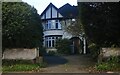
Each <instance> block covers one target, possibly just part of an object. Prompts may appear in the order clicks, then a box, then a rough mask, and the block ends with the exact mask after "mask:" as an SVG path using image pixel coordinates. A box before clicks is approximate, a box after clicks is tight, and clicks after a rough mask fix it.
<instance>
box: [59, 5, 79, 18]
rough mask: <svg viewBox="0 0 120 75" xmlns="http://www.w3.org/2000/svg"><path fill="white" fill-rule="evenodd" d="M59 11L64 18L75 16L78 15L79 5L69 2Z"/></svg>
mask: <svg viewBox="0 0 120 75" xmlns="http://www.w3.org/2000/svg"><path fill="white" fill-rule="evenodd" d="M59 12H60V13H61V15H62V16H63V17H64V18H74V17H76V16H77V15H78V9H77V6H71V5H70V4H69V3H67V4H65V5H63V6H62V7H60V8H59Z"/></svg>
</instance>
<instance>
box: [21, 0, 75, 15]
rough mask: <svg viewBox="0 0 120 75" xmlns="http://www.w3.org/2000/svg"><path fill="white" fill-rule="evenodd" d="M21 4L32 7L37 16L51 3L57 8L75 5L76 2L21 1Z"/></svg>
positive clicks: (64, 0) (51, 0)
mask: <svg viewBox="0 0 120 75" xmlns="http://www.w3.org/2000/svg"><path fill="white" fill-rule="evenodd" d="M22 1H23V2H27V3H28V4H30V5H31V6H34V7H35V8H36V9H37V11H38V14H41V13H42V12H43V11H44V9H45V8H46V7H47V6H48V5H49V4H50V2H51V3H53V4H54V5H55V6H56V7H57V8H59V7H61V6H63V5H64V4H66V3H69V4H71V5H75V6H76V5H77V0H22Z"/></svg>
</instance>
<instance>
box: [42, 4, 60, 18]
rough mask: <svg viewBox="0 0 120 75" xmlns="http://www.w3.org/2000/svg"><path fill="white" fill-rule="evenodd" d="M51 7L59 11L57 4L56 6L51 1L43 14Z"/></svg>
mask: <svg viewBox="0 0 120 75" xmlns="http://www.w3.org/2000/svg"><path fill="white" fill-rule="evenodd" d="M49 7H54V8H55V9H56V10H57V11H58V8H57V7H56V6H54V5H53V4H52V3H50V4H49V5H48V6H47V8H46V9H45V10H44V11H43V12H42V13H41V16H42V15H43V14H44V13H45V12H46V11H47V10H48V9H49Z"/></svg>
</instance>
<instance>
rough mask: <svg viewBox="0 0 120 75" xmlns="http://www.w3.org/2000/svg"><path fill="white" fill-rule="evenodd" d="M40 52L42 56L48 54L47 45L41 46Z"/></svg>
mask: <svg viewBox="0 0 120 75" xmlns="http://www.w3.org/2000/svg"><path fill="white" fill-rule="evenodd" d="M39 54H40V56H43V55H46V54H47V52H46V48H45V47H41V48H39Z"/></svg>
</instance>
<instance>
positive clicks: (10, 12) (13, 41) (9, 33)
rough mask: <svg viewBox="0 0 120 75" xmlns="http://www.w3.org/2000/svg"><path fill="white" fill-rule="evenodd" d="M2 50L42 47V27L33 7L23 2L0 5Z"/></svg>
mask: <svg viewBox="0 0 120 75" xmlns="http://www.w3.org/2000/svg"><path fill="white" fill-rule="evenodd" d="M2 24H3V28H2V36H3V39H2V40H3V48H33V47H39V46H42V36H43V33H42V31H43V30H42V25H41V20H40V17H39V14H37V10H36V9H35V8H34V7H31V6H30V5H28V4H27V3H23V2H3V3H2Z"/></svg>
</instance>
